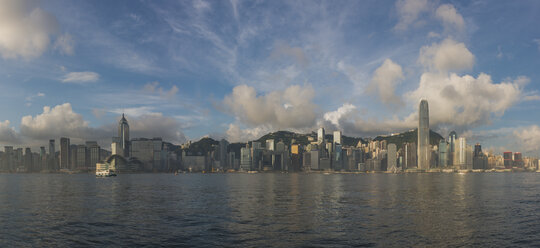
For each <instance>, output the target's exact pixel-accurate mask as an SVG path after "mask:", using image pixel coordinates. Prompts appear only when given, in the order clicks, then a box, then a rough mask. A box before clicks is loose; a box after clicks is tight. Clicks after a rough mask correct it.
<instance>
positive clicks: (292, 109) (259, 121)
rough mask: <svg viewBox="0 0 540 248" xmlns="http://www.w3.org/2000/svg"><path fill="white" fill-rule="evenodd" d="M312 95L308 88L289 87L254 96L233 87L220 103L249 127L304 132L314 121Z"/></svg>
mask: <svg viewBox="0 0 540 248" xmlns="http://www.w3.org/2000/svg"><path fill="white" fill-rule="evenodd" d="M314 96H315V91H314V90H313V88H312V87H311V86H310V85H306V86H299V85H293V86H290V87H288V88H287V89H285V90H283V91H272V92H269V93H267V94H266V95H260V96H258V95H257V92H256V91H255V88H253V87H251V86H247V85H239V86H236V87H234V89H233V91H232V93H231V94H230V95H227V96H225V99H224V100H223V104H224V106H225V107H226V108H227V109H226V111H227V112H229V113H231V114H233V115H234V116H235V117H236V118H237V119H238V120H239V121H241V122H242V123H244V124H246V125H250V126H259V125H271V126H272V127H274V128H304V127H306V126H312V125H313V124H314V123H315V119H316V113H315V110H316V106H315V104H314V103H313V102H312V99H313V97H314Z"/></svg>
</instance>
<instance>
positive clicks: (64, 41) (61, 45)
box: [54, 33, 75, 55]
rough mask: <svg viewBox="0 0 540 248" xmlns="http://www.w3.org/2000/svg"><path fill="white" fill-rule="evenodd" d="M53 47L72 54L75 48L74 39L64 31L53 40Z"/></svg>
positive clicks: (63, 52)
mask: <svg viewBox="0 0 540 248" xmlns="http://www.w3.org/2000/svg"><path fill="white" fill-rule="evenodd" d="M54 49H56V50H58V51H60V53H62V54H67V55H73V53H74V50H75V41H74V40H73V37H71V35H70V34H68V33H65V34H63V35H61V36H59V37H58V38H57V39H56V41H55V42H54Z"/></svg>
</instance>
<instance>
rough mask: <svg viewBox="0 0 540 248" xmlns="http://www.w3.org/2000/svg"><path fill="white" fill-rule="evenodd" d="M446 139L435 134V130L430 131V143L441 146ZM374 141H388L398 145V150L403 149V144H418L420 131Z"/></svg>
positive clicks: (383, 137) (416, 130)
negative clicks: (440, 143)
mask: <svg viewBox="0 0 540 248" xmlns="http://www.w3.org/2000/svg"><path fill="white" fill-rule="evenodd" d="M442 139H444V138H443V137H442V136H441V135H440V134H438V133H436V132H434V131H433V130H431V129H430V130H429V143H430V144H431V145H432V146H433V145H439V141H440V140H442ZM373 140H379V141H381V140H386V141H387V142H388V144H390V143H394V144H396V146H397V148H398V149H399V148H401V147H402V146H403V143H412V142H414V143H417V142H418V129H414V130H411V131H407V132H404V133H400V134H397V135H393V136H377V137H376V138H375V139H373Z"/></svg>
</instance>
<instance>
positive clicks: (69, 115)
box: [0, 0, 540, 155]
mask: <svg viewBox="0 0 540 248" xmlns="http://www.w3.org/2000/svg"><path fill="white" fill-rule="evenodd" d="M0 7H1V8H0V145H2V146H4V145H14V146H32V147H36V146H39V145H45V144H47V140H48V139H58V138H59V137H70V138H71V140H72V142H71V143H77V142H79V143H82V142H84V141H85V140H97V141H98V142H99V143H100V145H101V146H103V147H105V148H108V147H109V146H110V141H111V137H112V136H115V135H116V130H117V129H116V125H117V122H118V120H119V118H120V116H121V114H122V113H125V115H126V118H127V119H128V121H129V123H130V129H131V137H132V138H136V137H148V138H150V137H163V139H164V140H167V141H170V142H172V143H175V144H182V143H184V142H186V141H188V140H198V139H200V138H201V137H204V136H209V137H212V138H226V139H228V140H229V141H232V142H244V141H247V140H253V139H256V138H258V137H260V136H261V135H263V134H265V133H268V132H272V131H277V130H289V131H295V132H302V133H308V132H311V131H314V130H316V129H317V128H319V127H324V128H325V129H326V130H327V132H331V131H333V130H341V131H342V132H343V133H344V135H348V136H355V137H375V136H377V135H388V134H391V133H396V132H401V131H406V130H410V129H412V128H415V127H416V126H417V125H418V113H417V112H418V104H419V102H420V100H421V99H427V100H428V102H429V111H430V124H431V128H432V129H433V130H435V131H437V132H439V133H440V134H441V135H443V136H447V135H448V133H449V132H450V131H452V130H456V131H457V133H458V136H462V137H466V138H467V142H468V143H469V144H474V143H476V142H480V143H481V144H482V145H483V147H484V150H492V151H494V152H500V151H503V150H511V151H521V152H524V153H528V154H532V155H540V154H539V152H538V151H539V150H540V126H539V124H540V115H539V114H540V106H539V104H538V103H539V102H540V93H539V90H540V83H539V80H540V70H539V69H538V68H540V29H538V27H537V26H538V23H540V2H538V1H534V0H531V1H527V0H523V1H483V0H477V1H474V0H473V1H428V0H398V1H369V0H368V1H345V0H343V1H241V0H230V1H225V0H223V1H205V0H195V1H187V0H186V1H134V0H133V1H101V0H97V1H62V0H50V1H28V0H0Z"/></svg>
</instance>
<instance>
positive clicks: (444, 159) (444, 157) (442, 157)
mask: <svg viewBox="0 0 540 248" xmlns="http://www.w3.org/2000/svg"><path fill="white" fill-rule="evenodd" d="M438 148H439V168H444V167H446V166H447V165H448V150H449V149H448V143H446V140H444V139H442V140H441V141H440V142H439V147H438Z"/></svg>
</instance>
